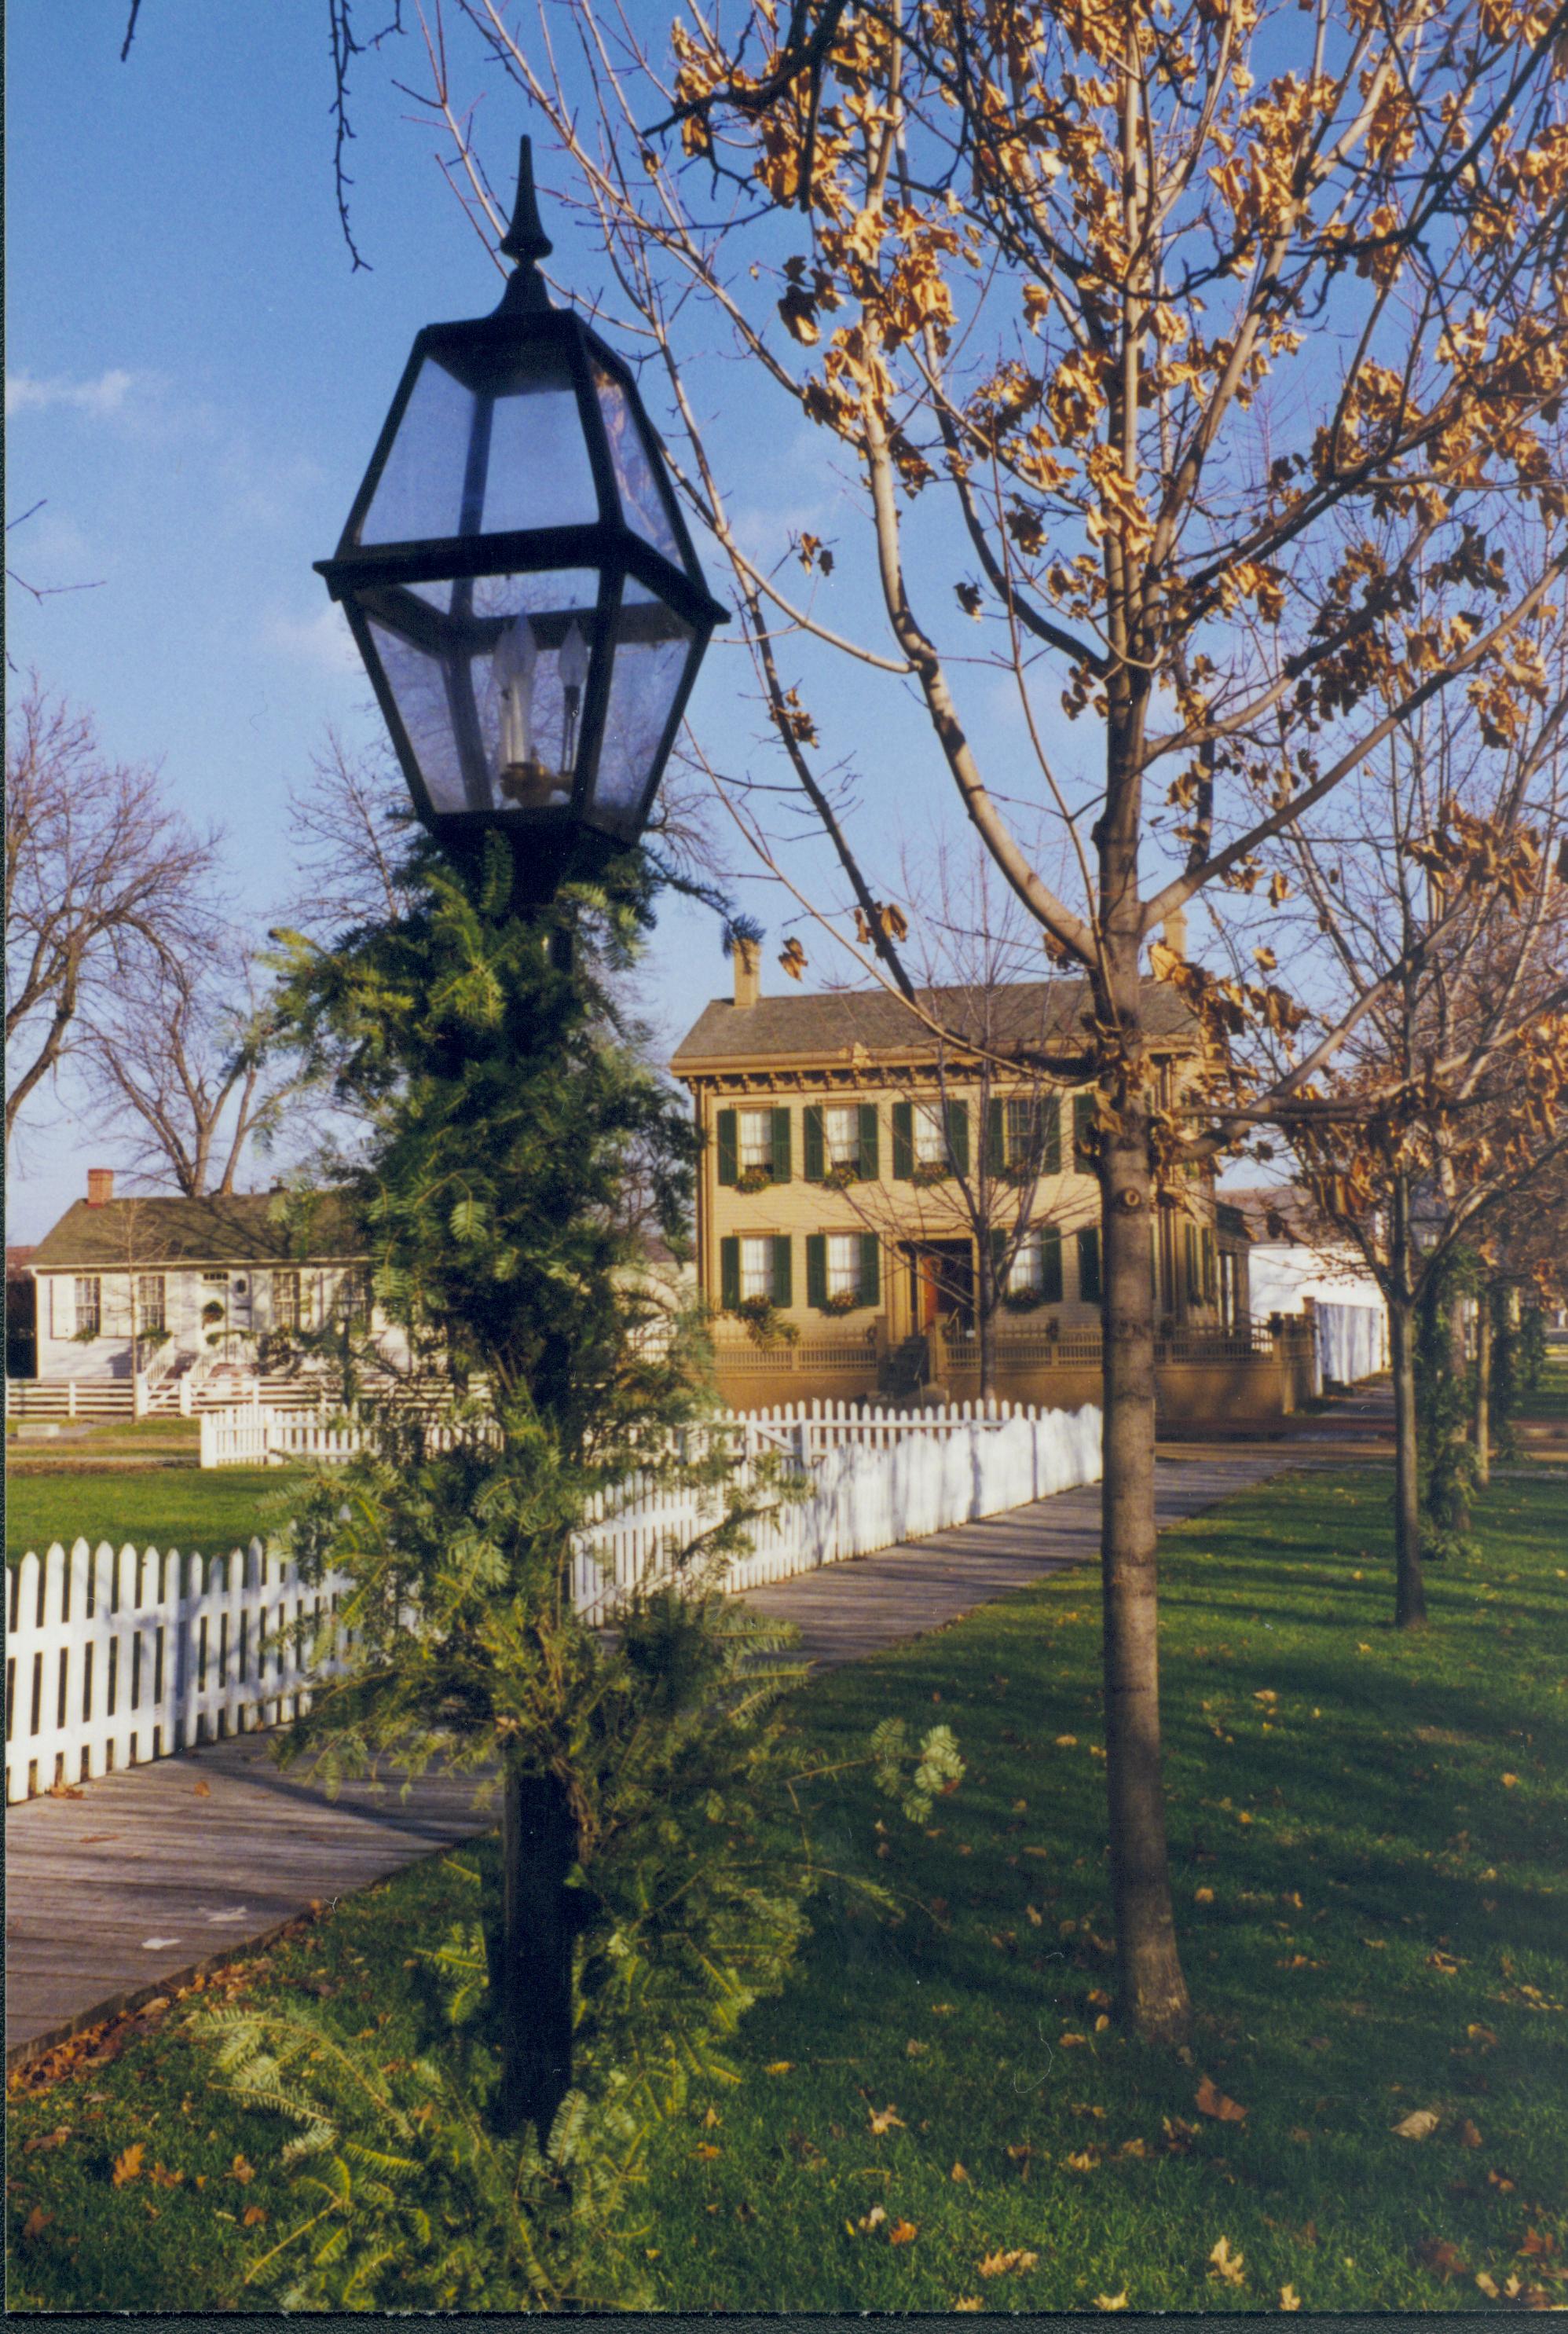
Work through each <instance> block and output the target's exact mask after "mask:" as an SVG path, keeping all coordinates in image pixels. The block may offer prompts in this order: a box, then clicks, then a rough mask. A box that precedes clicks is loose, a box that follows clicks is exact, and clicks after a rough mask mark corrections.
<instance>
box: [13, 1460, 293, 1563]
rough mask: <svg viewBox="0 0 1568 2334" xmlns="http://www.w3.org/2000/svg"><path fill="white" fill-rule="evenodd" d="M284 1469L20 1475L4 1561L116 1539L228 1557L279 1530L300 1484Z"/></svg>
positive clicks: (135, 1544)
mask: <svg viewBox="0 0 1568 2334" xmlns="http://www.w3.org/2000/svg"><path fill="white" fill-rule="evenodd" d="M297 1480H298V1479H297V1476H296V1475H295V1473H294V1472H293V1470H287V1469H284V1468H280V1467H215V1468H213V1469H212V1470H210V1471H208V1472H207V1473H205V1474H204V1473H202V1472H201V1471H200V1470H199V1469H197V1468H195V1467H189V1468H187V1467H178V1468H177V1467H169V1468H130V1467H128V1468H126V1469H125V1470H124V1471H120V1469H118V1468H110V1467H104V1468H95V1469H93V1470H92V1471H91V1473H86V1472H84V1473H82V1474H69V1473H62V1474H58V1475H54V1474H44V1473H33V1472H31V1471H23V1470H20V1469H18V1470H14V1471H13V1472H12V1473H11V1475H10V1478H9V1480H8V1481H7V1483H6V1487H5V1561H6V1563H7V1564H15V1563H17V1562H19V1561H20V1559H21V1558H22V1557H23V1555H24V1553H25V1551H26V1550H27V1549H28V1548H36V1549H37V1551H38V1553H39V1554H40V1555H41V1556H42V1555H43V1551H44V1550H45V1549H46V1548H48V1547H49V1545H50V1543H51V1542H52V1541H53V1540H59V1541H61V1542H62V1543H63V1546H65V1547H67V1548H69V1547H70V1545H71V1543H72V1540H74V1539H78V1538H81V1539H87V1540H91V1542H92V1544H93V1546H94V1547H96V1546H97V1545H98V1543H99V1541H100V1540H104V1539H106V1540H109V1541H110V1542H111V1544H112V1545H113V1546H114V1547H115V1548H123V1547H124V1546H125V1545H126V1544H127V1542H129V1543H130V1545H131V1546H132V1547H133V1548H160V1549H164V1550H167V1549H168V1548H178V1549H179V1550H180V1551H181V1552H182V1554H189V1553H190V1552H191V1551H192V1550H197V1551H199V1552H200V1553H201V1554H202V1555H205V1556H226V1555H227V1553H228V1551H229V1550H230V1548H243V1547H244V1546H245V1542H246V1541H247V1540H248V1539H250V1538H251V1537H252V1535H253V1534H257V1533H259V1534H260V1535H261V1537H262V1538H266V1536H267V1534H268V1532H269V1531H272V1530H275V1529H277V1518H278V1509H279V1507H280V1505H281V1503H282V1499H283V1498H284V1497H286V1494H287V1492H288V1490H289V1489H290V1487H291V1486H292V1485H293V1483H294V1482H295V1481H297Z"/></svg>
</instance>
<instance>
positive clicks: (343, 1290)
mask: <svg viewBox="0 0 1568 2334" xmlns="http://www.w3.org/2000/svg"><path fill="white" fill-rule="evenodd" d="M337 1315H338V1318H339V1320H340V1321H346V1322H348V1323H349V1324H350V1326H351V1327H354V1328H358V1329H362V1328H363V1327H364V1326H365V1324H366V1323H367V1322H368V1321H369V1319H370V1274H369V1273H368V1272H345V1273H344V1275H343V1277H342V1278H341V1280H340V1281H339V1283H338V1295H337Z"/></svg>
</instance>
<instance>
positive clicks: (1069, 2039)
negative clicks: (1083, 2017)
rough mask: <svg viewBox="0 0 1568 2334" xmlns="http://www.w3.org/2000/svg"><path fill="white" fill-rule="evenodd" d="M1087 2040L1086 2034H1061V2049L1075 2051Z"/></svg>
mask: <svg viewBox="0 0 1568 2334" xmlns="http://www.w3.org/2000/svg"><path fill="white" fill-rule="evenodd" d="M1088 2040H1089V2037H1088V2035H1087V2034H1063V2037H1062V2043H1061V2047H1062V2049H1063V2050H1076V2049H1078V2048H1079V2046H1080V2045H1081V2044H1085V2045H1086V2044H1087V2042H1088Z"/></svg>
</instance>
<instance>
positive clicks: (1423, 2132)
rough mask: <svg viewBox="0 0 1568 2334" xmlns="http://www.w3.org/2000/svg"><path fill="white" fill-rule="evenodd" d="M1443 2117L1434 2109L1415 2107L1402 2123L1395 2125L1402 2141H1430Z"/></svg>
mask: <svg viewBox="0 0 1568 2334" xmlns="http://www.w3.org/2000/svg"><path fill="white" fill-rule="evenodd" d="M1441 2121H1442V2117H1440V2116H1439V2115H1438V2113H1437V2111H1436V2109H1435V2108H1433V2107H1413V2108H1412V2109H1411V2111H1410V2113H1409V2115H1408V2116H1406V2117H1404V2118H1403V2119H1402V2121H1400V2122H1399V2123H1397V2124H1395V2125H1394V2127H1393V2129H1394V2133H1395V2136H1397V2137H1398V2138H1400V2139H1430V2137H1431V2136H1432V2134H1433V2133H1434V2132H1435V2131H1436V2130H1437V2128H1438V2124H1439V2123H1440V2122H1441Z"/></svg>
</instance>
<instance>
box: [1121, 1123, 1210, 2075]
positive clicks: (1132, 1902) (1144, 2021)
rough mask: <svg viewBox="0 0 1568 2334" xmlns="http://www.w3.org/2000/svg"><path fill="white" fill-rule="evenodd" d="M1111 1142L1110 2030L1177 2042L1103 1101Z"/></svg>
mask: <svg viewBox="0 0 1568 2334" xmlns="http://www.w3.org/2000/svg"><path fill="white" fill-rule="evenodd" d="M1112 1102H1113V1106H1114V1108H1115V1110H1116V1113H1117V1114H1118V1116H1119V1118H1120V1120H1121V1133H1118V1134H1116V1135H1115V1136H1112V1137H1108V1138H1107V1142H1106V1146H1105V1151H1104V1153H1103V1156H1102V1160H1101V1226H1102V1231H1101V1246H1102V1249H1103V1252H1104V1256H1103V1272H1102V1279H1101V1336H1102V1339H1103V1352H1104V1428H1103V1442H1102V1450H1103V1463H1104V1478H1103V1482H1102V1485H1101V1519H1102V1534H1101V1594H1102V1597H1103V1602H1104V1662H1105V1760H1106V1787H1107V1791H1108V1795H1109V1799H1110V1812H1111V1895H1112V1900H1113V1904H1114V1914H1115V1923H1116V1959H1117V1980H1118V1988H1119V1992H1120V2009H1121V2019H1122V2022H1123V2023H1124V2025H1126V2026H1127V2028H1128V2029H1129V2030H1130V2031H1131V2032H1132V2033H1134V2034H1136V2035H1138V2036H1140V2038H1141V2039H1143V2040H1147V2041H1152V2042H1160V2043H1167V2044H1175V2043H1179V2042H1183V2041H1185V2040H1186V2039H1187V2037H1188V2033H1189V2031H1190V2030H1191V2023H1192V2011H1191V2005H1190V2003H1189V2001H1188V1993H1187V1983H1186V1980H1185V1979H1184V1978H1183V1976H1182V1973H1181V1962H1180V1959H1179V1956H1178V1951H1177V1943H1176V1917H1175V1911H1174V1907H1173V1906H1172V1904H1171V1897H1170V1866H1169V1855H1168V1851H1167V1847H1166V1837H1165V1799H1164V1792H1163V1789H1162V1787H1161V1782H1160V1751H1159V1603H1158V1583H1157V1574H1156V1557H1155V1523H1154V1288H1153V1281H1152V1276H1151V1273H1150V1239H1149V1223H1150V1204H1151V1200H1152V1196H1153V1182H1152V1178H1151V1176H1150V1167H1149V1143H1148V1129H1147V1120H1146V1116H1145V1112H1144V1108H1143V1104H1142V1102H1141V1099H1140V1096H1139V1095H1137V1094H1136V1092H1132V1091H1130V1090H1129V1087H1128V1086H1126V1085H1123V1086H1122V1087H1121V1089H1120V1090H1119V1091H1118V1092H1117V1093H1116V1094H1115V1095H1113V1096H1112Z"/></svg>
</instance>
